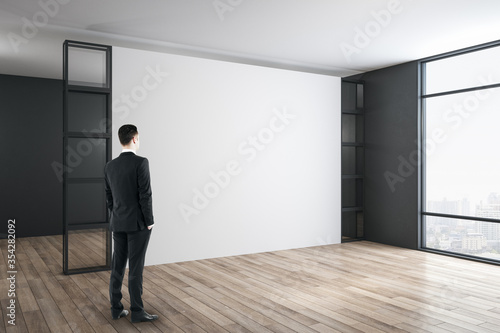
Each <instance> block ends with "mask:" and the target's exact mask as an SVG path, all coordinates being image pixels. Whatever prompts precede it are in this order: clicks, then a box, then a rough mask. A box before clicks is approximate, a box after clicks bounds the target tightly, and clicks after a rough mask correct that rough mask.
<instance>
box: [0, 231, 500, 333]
mask: <svg viewBox="0 0 500 333" xmlns="http://www.w3.org/2000/svg"><path fill="white" fill-rule="evenodd" d="M61 251H62V237H60V236H49V237H34V238H22V239H17V240H16V256H17V263H16V264H17V265H16V269H17V273H16V296H17V297H16V298H15V299H16V306H17V308H16V326H12V325H10V324H9V323H8V320H9V318H8V317H7V311H8V310H7V306H8V305H9V301H10V298H9V296H8V289H9V281H8V280H7V277H8V274H7V271H8V269H7V240H3V239H2V240H0V252H1V258H0V291H1V294H0V303H1V308H0V313H1V314H2V323H1V325H0V332H9V333H10V332H57V333H59V332H139V331H140V332H174V333H176V332H209V333H212V332H258V333H261V332H262V333H263V332H342V333H345V332H411V333H414V332H438V333H439V332H484V333H495V332H496V333H498V332H500V266H494V265H488V264H482V263H477V262H472V261H467V260H462V259H456V258H451V257H446V256H440V255H436V254H431V253H426V252H421V251H412V250H407V249H401V248H396V247H391V246H385V245H381V244H377V243H371V242H352V243H344V244H336V245H327V246H318V247H312V248H304V249H294V250H286V251H276V252H269V253H260V254H251V255H243V256H234V257H226V258H217V259H207V260H198V261H191V262H182V263H173V264H164V265H156V266H147V267H146V268H145V271H144V294H143V299H144V303H145V307H146V310H147V311H149V312H150V313H154V314H158V315H159V319H158V320H157V321H155V322H153V323H139V324H132V323H131V322H130V316H129V317H127V318H122V319H119V320H112V319H111V317H110V310H109V308H110V305H109V301H108V280H109V272H99V273H90V274H80V275H71V276H66V275H64V274H62V265H61V264H62V254H61ZM126 283H127V281H125V284H126ZM123 293H124V305H125V307H126V308H127V307H128V306H129V303H128V299H129V298H128V291H127V289H126V288H124V289H123Z"/></svg>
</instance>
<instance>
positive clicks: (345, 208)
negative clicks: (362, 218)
mask: <svg viewBox="0 0 500 333" xmlns="http://www.w3.org/2000/svg"><path fill="white" fill-rule="evenodd" d="M361 211H363V207H362V206H359V207H342V212H361Z"/></svg>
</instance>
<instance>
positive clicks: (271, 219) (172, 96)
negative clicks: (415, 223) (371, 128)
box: [113, 47, 341, 265]
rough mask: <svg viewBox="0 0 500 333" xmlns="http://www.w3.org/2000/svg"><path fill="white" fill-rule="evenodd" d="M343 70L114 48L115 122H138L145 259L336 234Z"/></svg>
mask: <svg viewBox="0 0 500 333" xmlns="http://www.w3.org/2000/svg"><path fill="white" fill-rule="evenodd" d="M340 114H341V112H340V78H338V77H332V76H324V75H317V74H309V73H302V72H294V71H287V70H280V69H272V68H265V67H257V66H250V65H242V64H235V63H229V62H222V61H214V60H208V59H200V58H192V57H186V56H179V55H171V54H164V53H155V52H150V51H142V50H134V49H125V48H118V47H115V48H113V123H114V126H113V127H114V129H113V135H114V137H113V139H114V142H113V157H116V156H118V155H119V153H120V151H121V147H120V144H119V141H118V139H117V130H118V128H119V127H120V126H121V125H123V124H126V123H132V124H135V125H137V126H138V129H139V133H140V141H141V147H140V150H139V151H138V154H139V155H141V156H145V157H147V158H148V159H149V161H150V169H151V179H152V189H153V210H154V217H155V227H154V230H153V233H152V237H151V241H150V245H149V249H148V253H147V259H146V264H148V265H151V264H160V263H169V262H178V261H187V260H196V259H204V258H211V257H220V256H230V255H239V254H247V253H257V252H264V251H273V250H282V249H290V248H299V247H308V246H315V245H322V244H332V243H339V242H340V238H341V234H340V230H341V227H340V219H341V210H340V209H341V202H340V189H341V178H340Z"/></svg>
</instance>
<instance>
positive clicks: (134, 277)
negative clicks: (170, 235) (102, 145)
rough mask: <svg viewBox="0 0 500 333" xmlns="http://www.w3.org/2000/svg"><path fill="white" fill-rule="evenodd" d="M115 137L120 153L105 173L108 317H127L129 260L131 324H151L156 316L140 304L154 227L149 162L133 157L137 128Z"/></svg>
mask: <svg viewBox="0 0 500 333" xmlns="http://www.w3.org/2000/svg"><path fill="white" fill-rule="evenodd" d="M118 137H119V139H120V143H121V145H122V147H123V150H122V153H121V154H120V156H118V157H117V158H115V159H114V160H112V161H110V162H108V164H106V167H105V169H104V176H105V180H106V183H105V189H106V204H107V207H108V210H109V213H110V229H111V231H112V232H113V241H114V245H113V259H112V263H111V278H110V281H109V297H110V301H111V316H112V318H113V319H119V318H122V317H125V316H127V315H128V311H127V310H125V309H124V308H123V304H122V302H121V299H122V292H121V288H122V282H123V276H124V274H125V267H126V264H127V259H128V261H129V274H128V290H129V294H130V311H131V312H132V314H131V320H132V322H133V323H138V322H143V321H153V320H156V319H157V318H158V316H157V315H151V314H149V313H147V312H146V311H145V310H144V305H143V303H142V272H143V270H144V260H145V257H146V250H147V248H148V243H149V238H150V236H151V230H152V228H153V225H154V220H153V203H152V197H151V184H150V176H149V162H148V160H147V158H144V157H140V156H137V155H136V152H137V150H138V149H139V133H138V131H137V127H136V126H134V125H123V126H122V127H120V129H119V130H118Z"/></svg>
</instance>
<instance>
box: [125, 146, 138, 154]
mask: <svg viewBox="0 0 500 333" xmlns="http://www.w3.org/2000/svg"><path fill="white" fill-rule="evenodd" d="M129 152H130V153H134V154H137V152H136V150H135V149H132V148H126V147H122V153H129Z"/></svg>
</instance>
